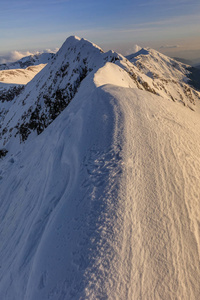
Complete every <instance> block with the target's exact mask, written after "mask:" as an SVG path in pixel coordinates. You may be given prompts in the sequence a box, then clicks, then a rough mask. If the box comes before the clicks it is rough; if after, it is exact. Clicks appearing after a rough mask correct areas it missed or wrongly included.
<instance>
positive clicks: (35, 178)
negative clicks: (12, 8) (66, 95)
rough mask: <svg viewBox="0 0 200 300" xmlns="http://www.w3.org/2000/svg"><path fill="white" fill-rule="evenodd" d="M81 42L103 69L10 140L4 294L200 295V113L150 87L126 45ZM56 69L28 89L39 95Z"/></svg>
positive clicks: (1, 253)
mask: <svg viewBox="0 0 200 300" xmlns="http://www.w3.org/2000/svg"><path fill="white" fill-rule="evenodd" d="M74 39H75V40H74ZM68 42H69V41H68ZM68 42H67V41H66V43H65V44H64V45H65V46H64V47H65V50H66V49H68V47H69V46H68V47H66V45H67V43H68ZM72 42H73V43H76V44H77V43H79V42H80V40H79V39H78V38H70V43H72ZM83 44H84V46H83ZM79 45H80V44H79ZM81 45H82V47H84V49H88V50H87V51H86V50H84V51H85V52H84V55H85V53H87V52H88V54H87V55H88V56H87V58H88V60H87V61H90V63H88V64H89V65H92V66H93V69H92V67H91V69H92V70H90V71H89V72H87V75H86V76H85V77H84V79H83V80H82V81H81V82H80V85H79V86H78V88H77V90H76V93H75V94H74V96H73V98H72V100H71V101H70V103H69V104H68V106H67V107H66V108H65V109H64V110H62V111H61V112H60V114H59V115H58V116H57V117H56V118H55V119H54V120H53V121H52V122H51V123H50V124H49V125H48V126H47V127H46V128H45V129H44V130H43V131H42V133H41V134H40V135H38V136H37V135H33V134H32V133H31V136H32V138H29V137H28V139H27V140H25V141H24V143H21V144H19V143H15V142H14V140H15V139H17V137H16V138H15V136H14V135H13V136H11V137H10V139H9V141H8V144H5V146H7V145H9V147H8V150H9V152H8V153H7V155H6V156H5V157H4V158H3V159H2V160H1V161H0V201H1V202H0V206H1V209H0V223H1V226H0V237H1V244H0V261H1V264H0V265H1V273H0V298H1V299H5V300H6V299H9V300H18V299H23V300H35V299H38V300H44V299H53V300H57V299H130V300H131V299H198V297H199V294H200V286H199V278H200V268H199V263H200V222H199V220H200V202H199V195H200V187H199V180H200V119H199V113H198V112H194V111H192V110H191V109H188V107H186V106H183V105H180V103H179V102H178V101H177V102H173V101H171V100H170V99H169V98H167V97H161V96H158V95H156V94H154V93H152V92H149V91H147V90H145V89H144V88H143V90H141V89H142V87H143V86H142V84H141V82H139V83H138V85H137V82H136V80H135V78H133V76H131V74H130V72H127V66H131V62H127V61H126V60H125V59H123V58H122V57H121V56H120V55H119V56H117V55H116V54H113V53H111V54H112V55H111V56H110V57H111V59H104V57H107V54H106V55H105V54H104V53H103V52H102V51H101V50H100V49H99V48H98V47H96V46H94V45H92V44H89V45H88V42H85V41H84V40H81ZM85 45H86V46H85ZM91 45H92V47H95V49H94V48H91ZM88 47H89V48H88ZM72 48H73V52H75V53H76V55H77V51H78V48H77V45H76V50H75V47H72ZM91 49H93V51H94V52H92V56H90V54H91V52H90V51H91ZM64 53H65V51H64V48H61V49H60V54H59V53H58V54H57V58H56V59H59V60H60V58H61V57H63V56H62V55H64ZM94 53H95V54H94ZM59 55H60V56H59ZM71 55H72V54H71ZM97 55H98V57H100V58H99V61H100V63H99V65H93V64H94V62H95V59H94V58H96V57H97ZM113 56H114V57H115V59H112V57H113ZM59 57H60V58H59ZM75 57H76V56H75ZM116 57H118V58H119V59H117V60H116ZM68 59H69V58H68ZM81 59H82V58H81ZM71 61H72V62H73V57H70V62H71ZM80 61H81V60H80ZM78 63H79V62H78V61H76V64H77V65H78ZM52 64H53V63H52ZM61 65H62V63H61V64H60V66H61ZM60 66H59V68H60ZM125 66H126V67H125ZM132 66H133V67H131V68H133V69H131V70H135V72H138V74H139V75H140V76H141V78H145V77H144V74H140V73H139V70H137V69H136V66H134V65H132ZM51 68H53V67H52V66H47V67H46V68H45V69H46V71H45V69H43V70H42V71H41V74H42V75H40V74H38V75H37V76H36V77H37V78H35V79H34V80H33V81H32V82H30V84H29V86H27V87H26V89H25V90H26V92H27V91H30V96H29V97H30V98H29V100H30V102H31V101H32V100H31V99H33V98H32V97H33V94H31V93H32V92H31V86H32V88H33V86H34V85H33V84H34V83H36V82H39V79H40V80H41V81H42V78H43V76H44V74H47V73H45V72H47V70H51ZM73 69H74V66H73V67H71V70H73ZM79 70H81V68H79ZM129 71H130V69H129ZM55 72H57V70H56V71H55ZM139 75H138V76H139ZM145 76H146V75H145ZM62 78H64V76H63V77H62ZM52 80H53V79H52ZM59 80H60V82H63V83H62V84H64V81H61V79H59ZM58 82H59V81H55V83H54V84H55V86H56V84H58ZM48 84H50V82H49V83H48ZM138 86H139V87H140V88H141V89H139V88H138ZM37 89H38V90H39V88H38V87H37ZM37 89H36V93H38V91H37ZM23 93H24V95H25V92H23ZM196 93H197V95H198V92H196ZM22 101H23V97H22V95H19V96H18V98H16V99H15V103H14V104H13V105H12V106H11V107H12V110H11V111H10V112H8V113H7V115H6V116H8V115H9V114H10V115H13V114H14V112H15V113H16V114H17V113H18V112H17V110H16V107H20V103H21V102H22ZM17 103H18V104H17ZM26 105H27V107H28V101H27V104H26ZM29 105H30V103H29ZM31 105H33V102H31ZM20 113H21V112H20ZM18 119H19V118H18V117H17V118H16V120H18ZM13 120H15V115H14V117H13V119H12V120H11V122H14V121H13Z"/></svg>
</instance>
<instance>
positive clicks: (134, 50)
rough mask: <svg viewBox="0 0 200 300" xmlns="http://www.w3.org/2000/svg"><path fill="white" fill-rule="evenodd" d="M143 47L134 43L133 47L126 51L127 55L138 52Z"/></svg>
mask: <svg viewBox="0 0 200 300" xmlns="http://www.w3.org/2000/svg"><path fill="white" fill-rule="evenodd" d="M141 49H142V47H140V46H138V45H134V46H133V47H132V48H130V49H128V50H127V51H126V55H129V54H133V53H136V52H138V51H140V50H141Z"/></svg>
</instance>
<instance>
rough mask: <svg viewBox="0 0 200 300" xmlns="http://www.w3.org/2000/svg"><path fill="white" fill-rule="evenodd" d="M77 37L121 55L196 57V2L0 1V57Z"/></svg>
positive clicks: (199, 13)
mask: <svg viewBox="0 0 200 300" xmlns="http://www.w3.org/2000/svg"><path fill="white" fill-rule="evenodd" d="M70 35H78V36H80V37H84V38H87V39H89V40H91V41H92V42H94V43H96V44H98V45H99V46H101V47H102V48H103V49H105V50H108V49H114V50H116V51H119V52H121V53H122V54H128V53H130V52H131V51H132V49H133V48H134V45H135V44H139V45H141V46H143V47H144V46H150V47H153V48H155V49H157V50H160V51H161V52H163V53H166V54H169V55H170V54H173V53H175V54H176V53H178V54H180V56H182V57H184V56H185V57H186V56H192V57H195V55H196V56H199V57H200V0H165V1H164V0H132V1H131V0H115V1H114V0H101V1H95V0H48V1H47V0H35V1H32V0H26V1H25V0H18V1H17V0H0V45H1V46H0V55H3V54H6V53H7V52H9V51H14V50H18V51H27V50H29V51H34V50H42V49H47V48H56V47H60V46H61V45H62V43H63V42H64V41H65V39H66V38H67V37H68V36H70Z"/></svg>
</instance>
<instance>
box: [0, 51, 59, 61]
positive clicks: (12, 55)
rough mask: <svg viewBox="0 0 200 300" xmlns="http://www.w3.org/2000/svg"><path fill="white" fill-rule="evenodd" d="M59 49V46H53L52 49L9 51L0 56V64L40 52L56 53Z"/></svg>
mask: <svg viewBox="0 0 200 300" xmlns="http://www.w3.org/2000/svg"><path fill="white" fill-rule="evenodd" d="M58 50H59V48H55V49H54V50H51V49H45V50H43V51H34V52H30V51H25V52H20V51H16V50H15V51H11V52H9V53H7V54H5V55H3V56H0V64H6V63H8V62H15V61H18V60H20V59H21V58H23V57H26V56H30V55H37V54H42V53H56V52H57V51H58Z"/></svg>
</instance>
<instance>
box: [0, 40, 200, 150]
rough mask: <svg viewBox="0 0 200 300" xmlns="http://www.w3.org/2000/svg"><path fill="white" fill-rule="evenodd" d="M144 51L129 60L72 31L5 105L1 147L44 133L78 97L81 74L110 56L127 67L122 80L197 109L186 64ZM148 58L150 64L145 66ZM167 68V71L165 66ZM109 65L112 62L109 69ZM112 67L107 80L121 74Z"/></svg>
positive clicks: (2, 118)
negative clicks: (186, 74)
mask: <svg viewBox="0 0 200 300" xmlns="http://www.w3.org/2000/svg"><path fill="white" fill-rule="evenodd" d="M139 53H140V54H139V55H136V56H134V57H132V56H131V57H129V59H130V60H131V61H129V60H128V59H126V58H125V57H123V56H122V55H120V54H117V53H115V52H113V51H108V52H107V53H104V52H103V50H102V49H101V48H99V47H98V46H97V45H95V44H93V43H91V42H89V41H87V40H84V39H80V38H78V37H73V36H72V37H69V38H68V39H67V40H66V42H65V43H64V44H63V46H62V47H61V49H60V50H59V51H58V53H57V54H56V55H55V57H54V58H53V60H51V62H49V63H48V65H47V66H46V67H45V68H44V69H43V70H42V71H41V72H39V73H38V74H37V75H36V76H35V77H34V79H33V80H32V81H31V82H29V83H28V84H27V86H26V87H25V89H24V90H23V91H22V92H21V93H20V95H19V96H18V97H17V98H16V99H15V100H14V101H13V103H12V106H11V107H10V108H9V109H4V108H3V109H1V111H3V113H2V116H1V121H2V122H1V128H2V130H1V133H0V136H1V141H0V148H2V147H7V149H8V148H9V149H10V147H11V145H12V144H13V143H22V142H24V141H26V140H27V139H28V138H29V137H31V136H33V137H34V136H35V135H36V134H40V133H41V132H42V131H43V130H44V129H45V128H46V127H47V126H48V125H49V124H51V122H52V121H53V120H54V119H55V118H56V117H57V116H58V115H59V114H60V113H61V112H62V111H63V110H64V109H65V108H66V106H67V105H68V104H69V103H70V101H71V100H72V99H73V98H74V96H75V94H76V93H77V91H78V88H79V86H80V83H81V82H82V80H84V79H85V78H86V77H87V76H88V74H90V73H91V72H93V73H94V72H96V71H97V70H99V69H100V68H101V67H103V66H104V65H105V64H106V63H107V62H110V63H113V64H116V65H118V67H119V68H118V71H119V72H120V71H122V70H125V71H126V73H127V76H126V80H125V81H124V85H122V86H124V87H125V86H127V84H128V86H130V87H133V86H134V87H136V88H139V89H141V90H146V91H148V92H151V93H153V94H157V95H159V96H161V97H163V98H167V99H170V100H173V101H178V102H181V103H182V104H184V105H186V106H188V107H189V108H191V109H192V110H195V109H196V102H197V101H199V99H200V93H198V92H197V91H195V90H194V89H192V88H191V87H189V86H188V84H186V83H184V82H183V78H184V74H183V73H182V71H183V67H182V64H181V63H180V64H179V63H177V66H176V68H174V67H173V66H172V63H170V59H169V58H166V57H165V56H162V55H161V54H160V55H161V56H160V60H159V59H158V57H159V54H158V53H157V52H156V51H154V50H151V51H150V50H148V51H147V50H144V49H143V50H140V52H139ZM143 59H145V68H146V69H145V68H141V67H140V65H141V64H142V63H141V61H142V60H143ZM167 59H168V62H167ZM163 61H164V62H163ZM172 61H173V60H171V62H172ZM174 62H175V61H174ZM159 65H160V66H162V67H161V72H160V73H159V74H160V75H159V76H157V75H156V76H154V75H155V74H156V73H155V74H154V73H153V70H154V71H155V72H158V71H157V70H158V66H159ZM163 65H164V67H163ZM167 68H168V69H167ZM165 69H166V70H168V71H166V72H165ZM109 70H110V68H109V69H108V70H107V71H108V72H109ZM162 70H163V71H162ZM172 70H173V71H172ZM184 70H185V69H184ZM108 72H105V74H107V75H106V78H105V79H104V82H105V83H106V82H109V83H111V84H115V81H116V80H117V77H119V78H120V76H115V77H113V79H111V76H110V75H109V74H108ZM152 74H154V75H152ZM170 74H171V79H169V75H170ZM180 74H181V75H180ZM166 78H167V79H166ZM175 79H176V80H175ZM102 80H103V78H101V81H102ZM120 80H121V79H119V81H120ZM119 81H118V80H117V83H116V84H119ZM119 85H121V84H119ZM7 106H8V105H7ZM13 137H14V138H13Z"/></svg>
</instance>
